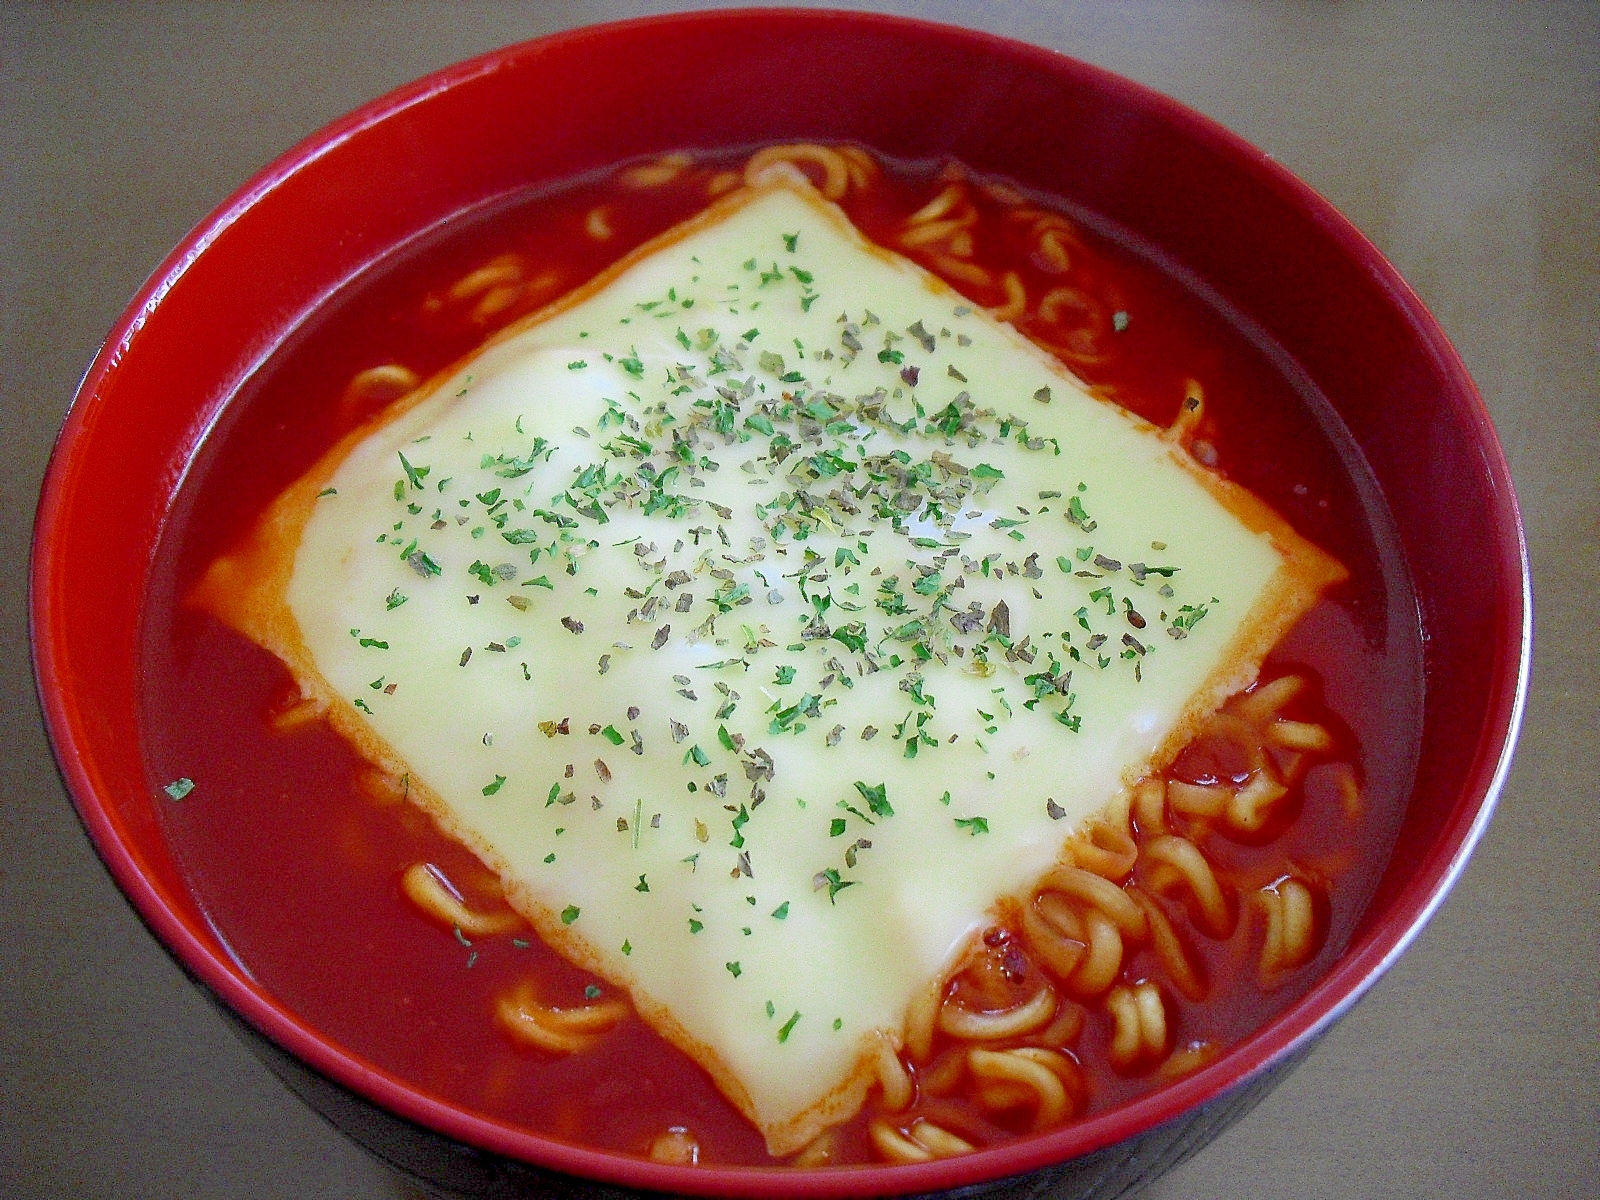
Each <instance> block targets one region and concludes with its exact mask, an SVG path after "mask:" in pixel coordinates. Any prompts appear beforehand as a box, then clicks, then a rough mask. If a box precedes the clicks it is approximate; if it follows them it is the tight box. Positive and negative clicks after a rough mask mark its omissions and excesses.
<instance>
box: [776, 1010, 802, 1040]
mask: <svg viewBox="0 0 1600 1200" xmlns="http://www.w3.org/2000/svg"><path fill="white" fill-rule="evenodd" d="M799 1020H800V1013H799V1010H796V1011H795V1014H794V1016H792V1017H790V1018H789V1019H788V1020H787V1021H785V1022H784V1023H783V1024H782V1025H780V1026H779V1027H778V1041H779V1042H780V1043H782V1042H787V1041H788V1040H789V1034H790V1033H792V1032H793V1031H794V1027H795V1025H796V1024H798V1023H799Z"/></svg>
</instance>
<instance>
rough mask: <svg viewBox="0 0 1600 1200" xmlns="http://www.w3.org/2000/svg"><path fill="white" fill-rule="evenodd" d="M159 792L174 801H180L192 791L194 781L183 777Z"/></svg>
mask: <svg viewBox="0 0 1600 1200" xmlns="http://www.w3.org/2000/svg"><path fill="white" fill-rule="evenodd" d="M161 790H162V791H163V792H165V793H166V794H167V795H168V796H170V797H171V798H172V799H174V800H182V799H183V798H184V797H185V796H187V795H188V794H189V793H190V792H192V791H194V780H192V779H190V778H189V777H188V776H187V775H185V776H182V777H180V778H178V779H174V780H173V781H172V782H171V783H169V784H167V785H166V786H165V787H163V788H162V789H161Z"/></svg>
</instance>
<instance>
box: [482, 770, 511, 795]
mask: <svg viewBox="0 0 1600 1200" xmlns="http://www.w3.org/2000/svg"><path fill="white" fill-rule="evenodd" d="M505 783H506V777H505V776H504V775H496V776H495V777H494V782H493V783H486V784H484V785H483V794H484V795H485V796H492V795H494V794H495V793H496V792H498V791H499V790H500V789H501V788H503V787H504V786H505Z"/></svg>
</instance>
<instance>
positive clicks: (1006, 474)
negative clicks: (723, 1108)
mask: <svg viewBox="0 0 1600 1200" xmlns="http://www.w3.org/2000/svg"><path fill="white" fill-rule="evenodd" d="M1340 575H1341V568H1340V567H1339V566H1338V564H1337V563H1334V562H1332V561H1331V560H1330V559H1328V558H1327V557H1326V556H1325V555H1323V554H1322V553H1321V552H1320V551H1318V550H1316V549H1315V548H1314V547H1312V546H1310V545H1309V544H1307V543H1306V542H1304V541H1303V540H1302V539H1301V538H1299V537H1298V536H1296V535H1295V534H1294V532H1293V531H1292V530H1290V529H1289V528H1288V527H1287V526H1286V525H1285V524H1284V522H1283V521H1282V520H1281V519H1279V518H1278V517H1277V516H1276V515H1275V514H1274V513H1272V512H1271V511H1270V510H1269V509H1268V508H1267V507H1266V506H1265V505H1263V504H1262V503H1260V502H1259V501H1258V500H1256V499H1255V498H1254V497H1252V496H1250V495H1249V494H1248V493H1245V492H1243V491H1242V490H1240V489H1238V488H1236V487H1234V486H1232V485H1229V484H1227V483H1225V482H1224V481H1222V480H1220V479H1219V478H1217V477H1215V476H1213V475H1212V474H1210V473H1208V472H1206V471H1205V470H1203V469H1202V468H1200V467H1199V466H1197V465H1196V464H1195V463H1194V462H1193V461H1191V460H1190V459H1189V457H1188V456H1187V455H1186V454H1185V453H1184V452H1183V450H1182V449H1181V448H1180V447H1179V446H1178V444H1177V442H1176V440H1175V439H1173V438H1171V437H1169V436H1164V434H1163V431H1162V430H1160V429H1157V428H1155V427H1152V426H1150V425H1149V424H1147V423H1145V422H1143V421H1142V420H1140V419H1138V418H1136V417H1134V416H1132V415H1130V414H1129V413H1127V412H1125V411H1123V410H1121V409H1120V408H1118V407H1116V406H1114V405H1111V404H1108V403H1106V402H1104V401H1102V400H1100V399H1098V398H1095V397H1093V396H1091V395H1090V394H1089V393H1088V392H1087V391H1086V390H1085V389H1084V388H1083V386H1082V385H1081V384H1080V383H1078V382H1077V381H1076V380H1075V379H1074V378H1073V377H1072V376H1070V375H1069V374H1068V373H1067V372H1065V371H1064V370H1063V369H1062V367H1061V366H1060V365H1059V364H1058V363H1057V362H1056V361H1055V360H1053V359H1052V358H1050V357H1049V356H1048V355H1046V354H1045V353H1043V352H1041V351H1040V350H1039V349H1037V348H1036V347H1035V346H1033V345H1032V344H1031V343H1029V342H1028V341H1027V340H1026V339H1025V338H1023V337H1022V336H1021V335H1019V334H1018V333H1017V332H1016V331H1015V330H1014V329H1013V328H1011V327H1010V326H1009V325H1007V324H1004V323H1002V322H999V321H997V320H995V319H994V318H992V317H991V316H990V315H989V314H987V313H986V312H984V311H981V310H977V309H975V308H974V307H973V306H972V305H971V304H970V303H969V302H967V301H966V300H964V299H963V297H962V296H960V295H959V294H958V293H956V292H954V291H953V290H952V289H951V288H949V287H948V286H947V285H946V284H944V283H943V282H941V281H940V280H939V279H937V278H935V277H933V276H931V275H929V274H928V273H926V272H925V271H923V270H922V269H920V268H919V267H917V266H916V265H914V264H913V263H911V262H910V261H908V260H906V259H904V258H903V257H900V256H897V255H895V254H893V253H891V252H888V251H886V250H884V249H882V248H880V247H878V246H876V245H873V244H871V243H869V242H868V241H867V240H866V239H865V238H863V237H862V236H861V235H860V234H859V233H858V232H857V231H856V230H855V229H854V228H853V227H852V226H851V225H850V223H849V222H848V220H847V219H846V218H845V216H844V215H843V214H842V212H841V211H840V210H839V209H837V208H836V207H834V206H833V205H831V204H829V203H827V202H826V201H824V200H822V199H821V198H820V197H819V196H818V195H816V194H815V193H814V192H813V191H812V190H811V188H810V187H809V186H808V185H806V184H805V183H804V181H803V180H801V179H799V178H798V177H797V176H795V175H792V174H786V173H784V172H782V171H779V172H776V173H774V174H773V175H772V176H771V177H770V178H767V179H765V180H764V181H762V182H761V183H760V184H759V186H754V187H750V188H746V189H744V190H741V191H740V192H738V193H736V194H734V195H732V196H730V197H728V198H725V199H724V200H722V201H720V202H718V203H716V204H715V205H714V206H713V207H712V208H710V209H709V210H708V211H707V212H706V213H704V214H703V215H702V216H700V217H698V218H696V219H695V220H692V221H690V222H689V223H687V224H686V225H684V226H681V227H679V228H677V229H675V230H673V231H671V232H670V233H668V234H667V235H665V236H663V237H661V238H659V239H657V240H656V241H654V242H652V243H650V244H648V245H646V246H645V247H643V248H642V249H640V250H639V251H637V252H635V253H634V254H632V255H630V256H629V257H628V258H627V259H625V260H624V261H623V262H621V263H620V264H618V265H617V266H615V267H614V268H612V269H610V270H608V271H607V272H606V273H605V274H603V275H602V276H601V277H599V278H598V279H596V280H594V281H593V282H592V283H590V284H588V285H587V286H585V287H583V288H581V289H579V291H577V292H576V293H574V294H573V295H571V296H569V297H568V298H566V299H565V300H563V301H561V302H560V303H558V304H557V305H555V306H553V307H552V308H550V309H548V310H546V311H545V312H543V313H541V314H538V315H536V316H535V317H533V318H531V319H529V320H527V321H525V322H524V323H522V324H520V325H518V326H517V327H515V328H513V329H512V330H510V331H508V332H506V333H504V334H502V335H500V336H498V337H497V338H496V339H494V340H493V341H492V342H491V343H490V344H488V345H487V346H486V347H485V348H483V349H482V350H481V351H479V352H478V353H476V354H474V355H473V356H471V357H470V358H469V359H467V360H466V361H464V362H462V363H460V364H458V365H457V366H456V367H454V368H452V369H450V370H449V371H447V372H445V373H444V374H443V375H442V376H441V377H439V378H436V379H434V380H432V381H430V382H429V383H428V384H427V385H425V386H424V387H422V388H420V389H418V390H417V391H416V392H415V393H413V394H412V395H410V396H408V397H406V398H404V399H402V400H401V401H399V402H397V403H396V404H395V405H393V406H392V407H391V408H389V409H388V410H387V411H385V412H383V413H382V414H380V415H379V416H378V417H377V418H375V419H374V420H373V421H371V422H370V423H369V424H367V425H365V426H363V427H361V428H359V429H357V430H356V431H355V432H353V433H352V434H350V435H349V436H348V437H346V438H345V439H344V440H343V441H341V442H340V443H339V444H338V445H337V446H335V447H334V448H333V449H332V450H331V451H330V452H329V453H328V454H327V455H326V456H325V457H324V458H323V459H322V460H321V461H320V462H319V463H318V464H317V465H316V466H315V467H314V468H313V469H312V470H311V471H310V472H309V473H308V474H307V475H306V476H305V477H304V478H302V479H301V480H300V481H299V482H298V483H296V484H295V485H294V486H293V487H291V488H290V489H289V490H288V491H287V492H286V493H285V494H284V495H283V496H282V497H280V498H279V500H278V501H277V502H276V503H275V504H274V505H273V506H272V508H271V509H270V511H268V512H267V514H266V515H265V516H264V517H263V518H262V520H261V521H260V523H259V525H258V526H257V527H256V529H255V530H254V532H253V533H252V535H251V536H250V537H249V538H247V539H246V541H245V542H244V544H242V545H241V546H240V547H238V548H237V549H236V550H235V551H234V552H232V553H230V554H229V555H228V556H226V557H224V558H222V559H220V560H218V561H217V562H216V563H215V564H214V565H213V567H212V568H211V570H210V571H209V573H208V574H207V576H206V577H205V578H204V580H203V581H202V583H201V584H200V585H199V587H198V589H197V591H196V592H195V594H194V596H193V600H194V602H195V603H197V604H199V605H201V606H203V607H205V608H207V609H209V610H210V611H212V612H213V613H215V614H216V615H218V616H219V617H221V618H222V619H223V620H225V621H227V622H229V623H230V624H232V625H233V626H235V627H236V628H238V629H239V630H241V631H242V632H244V633H245V634H246V635H248V636H249V637H251V638H253V639H255V640H256V641H257V642H259V643H260V644H261V645H263V646H265V647H267V648H268V649H270V650H272V651H273V652H275V653H276V654H277V655H278V656H279V657H280V658H281V659H282V660H283V661H284V662H285V663H286V664H287V665H288V667H289V668H290V670H291V671H292V672H293V673H294V675H295V676H296V677H297V678H298V679H299V681H300V683H301V686H302V687H303V688H304V689H305V691H306V692H307V694H308V695H311V696H314V697H317V698H318V699H319V700H320V701H321V702H322V703H323V704H325V705H326V706H327V711H328V715H329V719H330V720H331V721H332V722H333V723H334V725H335V726H336V727H337V728H338V729H339V730H340V731H341V732H342V733H343V734H344V735H345V736H346V737H347V738H349V739H350V740H351V741H352V743H354V745H355V746H356V747H358V748H359V749H360V750H361V752H362V753H363V754H365V755H366V756H367V757H368V758H369V759H371V760H372V761H373V762H375V763H377V764H379V765H380V766H382V767H383V768H384V769H386V770H389V771H392V772H394V773H395V774H396V775H403V776H404V777H405V778H406V780H407V783H408V794H409V795H410V796H411V798H412V799H413V800H414V801H415V802H416V803H418V804H420V805H422V806H423V807H424V808H426V809H427V810H428V811H429V812H430V813H431V814H432V815H433V817H434V818H435V819H436V821H437V822H438V824H439V825H440V826H441V827H442V828H443V829H445V830H446V831H447V832H448V833H450V834H451V835H453V836H455V837H456V838H458V839H460V840H461V841H462V842H464V843H466V844H467V845H469V846H470V847H471V848H472V849H473V850H475V851H476V853H477V854H478V855H479V856H480V857H481V858H482V859H483V860H484V861H485V862H486V863H487V864H489V865H490V866H491V867H492V868H493V869H494V870H495V871H496V872H498V874H499V876H500V878H501V879H502V881H503V883H504V887H505V890H506V893H507V895H508V897H509V898H510V900H511V902H512V903H513V905H514V906H515V907H516V908H518V909H519V910H520V911H521V912H522V913H523V914H524V915H525V916H526V917H527V918H528V919H529V920H530V921H531V922H532V923H533V924H534V925H535V926H536V927H537V928H538V930H539V931H540V933H541V935H542V936H544V937H545V938H546V939H547V940H548V941H549V942H550V943H551V944H552V945H553V946H555V947H556V948H558V949H559V950H560V951H562V952H563V953H564V954H565V955H566V956H567V957H569V958H570V959H571V960H573V961H575V962H577V963H579V964H581V965H583V966H585V967H587V968H589V969H591V970H593V971H594V972H596V973H598V974H599V975H601V976H603V977H605V978H606V979H608V980H610V981H612V982H614V983H615V984H616V985H618V986H619V987H622V988H625V989H626V990H627V991H628V993H629V995H630V996H631V998H632V1001H633V1004H634V1006H635V1007H636V1008H637V1010H638V1012H639V1013H640V1014H641V1015H642V1016H643V1018H644V1019H645V1020H646V1021H648V1022H650V1023H651V1024H652V1025H653V1026H654V1027H655V1028H656V1029H658V1030H659V1031H660V1032H661V1033H662V1034H663V1035H665V1036H666V1037H667V1038H668V1039H669V1040H670V1041H672V1042H674V1043H675V1044H677V1045H678V1046H680V1047H681V1048H682V1049H683V1050H685V1051H686V1052H687V1053H688V1054H690V1055H692V1056H693V1057H694V1058H695V1059H696V1060H698V1061H699V1062H700V1063H701V1064H702V1065H703V1066H704V1067H705V1068H706V1070H707V1071H709V1072H710V1074H711V1075H712V1076H713V1078H714V1079H715V1080H716V1082H717V1084H718V1085H719V1087H720V1088H721V1089H722V1090H723V1092H724V1093H725V1094H726V1095H727V1096H728V1097H729V1099H730V1100H731V1101H732V1102H733V1103H734V1104H735V1105H737V1106H738V1107H739V1108H740V1109H741V1110H742V1111H743V1112H745V1113H746V1114H747V1115H748V1117H749V1119H750V1120H751V1121H752V1122H754V1124H755V1125H756V1126H757V1127H759V1129H760V1130H761V1131H762V1133H763V1134H764V1135H765V1137H766V1140H767V1143H768V1146H769V1148H770V1149H771V1151H772V1152H773V1153H774V1154H778V1155H782V1154H786V1153H789V1152H792V1151H794V1150H796V1149H798V1148H799V1147H801V1146H803V1145H804V1144H805V1143H806V1142H807V1141H808V1140H810V1139H811V1138H812V1137H814V1136H815V1135H816V1134H817V1133H818V1132H819V1131H820V1130H822V1129H824V1128H826V1127H827V1126H828V1125H829V1124H831V1123H834V1122H837V1121H839V1120H841V1119H844V1118H846V1117H848V1116H850V1115H851V1114H852V1113H853V1112H855V1111H856V1110H857V1109H858V1108H859V1107H860V1105H861V1104H862V1102H863V1098H864V1096H865V1094H866V1092H867V1090H868V1088H869V1087H870V1085H871V1083H872V1080H873V1078H874V1075H873V1068H872V1061H873V1055H874V1053H875V1052H876V1049H877V1047H878V1046H879V1044H880V1042H881V1039H883V1038H888V1039H889V1040H890V1042H891V1043H892V1044H895V1045H898V1044H899V1040H900V1038H901V1034H902V1030H903V1027H904V1023H905V1020H906V1016H907V1011H908V1009H909V1008H910V1006H911V1005H912V1004H913V1002H914V1001H915V1000H917V999H918V998H919V997H921V996H923V995H925V993H926V992H927V990H928V989H929V988H930V987H933V986H936V984H937V982H938V981H939V980H940V979H941V977H942V974H943V972H944V971H945V970H946V969H947V968H948V965H949V964H950V963H951V962H952V961H953V960H954V959H955V958H956V956H958V955H959V953H960V952H961V950H962V948H963V947H964V946H965V945H966V944H967V943H968V941H969V939H971V938H972V937H973V936H974V935H975V934H976V933H977V932H978V931H980V930H981V929H982V928H983V927H984V926H985V924H986V923H987V922H989V921H990V920H991V919H992V914H993V913H994V912H995V911H996V908H997V905H999V904H1000V903H1001V902H1002V901H1003V900H1005V899H1006V898H1008V897H1022V896H1025V895H1026V894H1027V893H1028V892H1029V891H1030V890H1031V887H1032V885H1033V883H1034V882H1035V881H1036V880H1038V879H1039V878H1040V876H1041V875H1042V874H1043V873H1044V872H1045V871H1047V870H1048V869H1049V868H1050V867H1051V866H1052V865H1053V864H1054V863H1056V862H1057V861H1058V858H1059V856H1060V855H1061V854H1062V851H1063V846H1064V844H1065V842H1066V840H1067V839H1068V837H1069V836H1070V835H1071V834H1072V832H1073V831H1074V830H1075V829H1080V828H1082V827H1083V825H1084V824H1085V823H1086V822H1088V821H1090V820H1091V819H1093V818H1094V817H1095V816H1096V815H1097V814H1099V813H1101V812H1102V811H1104V810H1105V809H1106V807H1107V806H1108V805H1109V804H1111V803H1112V802H1114V801H1115V800H1116V799H1117V798H1118V797H1119V796H1121V795H1123V794H1124V793H1125V790H1126V789H1127V788H1128V787H1129V785H1130V784H1131V783H1132V782H1133V781H1135V780H1136V779H1137V778H1138V777H1140V776H1141V775H1143V774H1145V773H1147V772H1149V771H1151V770H1153V769H1159V768H1160V767H1162V766H1163V765H1165V763H1166V762H1168V761H1169V760H1170V758H1171V757H1172V755H1173V754H1174V753H1175V752H1176V751H1177V749H1178V748H1180V747H1181V746H1182V745H1183V744H1184V742H1185V741H1187V740H1188V738H1189V737H1190V736H1191V735H1192V733H1193V731H1194V729H1195V727H1196V726H1197V724H1198V722H1199V721H1200V720H1202V719H1203V718H1204V717H1205V716H1206V715H1207V714H1208V713H1210V712H1211V711H1213V710H1214V709H1215V708H1216V706H1217V705H1218V704H1219V703H1220V701H1221V700H1222V699H1223V698H1224V697H1225V696H1227V695H1228V694H1230V693H1232V692H1234V691H1236V690H1238V689H1240V688H1241V687H1243V686H1246V685H1248V683H1250V682H1251V681H1252V679H1253V678H1254V676H1255V673H1256V671H1257V669H1258V668H1259V665H1260V662H1261V659H1262V657H1263V656H1264V655H1265V653H1266V652H1267V651H1268V650H1269V649H1270V647H1271V646H1272V645H1273V644H1274V643H1275V642H1276V641H1277V639H1278V638H1279V637H1280V636H1281V634H1282V633H1283V632H1284V631H1285V630H1286V629H1287V628H1288V626H1289V625H1290V624H1292V623H1293V622H1294V621H1295V620H1296V619H1297V618H1298V616H1299V615H1300V614H1301V613H1302V612H1303V611H1304V610H1305V609H1306V608H1307V607H1308V606H1309V605H1310V604H1311V603H1312V602H1313V601H1314V600H1315V598H1316V596H1317V595H1318V593H1319V591H1320V590H1321V589H1322V588H1323V587H1325V586H1326V585H1327V584H1328V583H1330V582H1331V581H1333V580H1335V579H1337V578H1339V577H1340Z"/></svg>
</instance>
